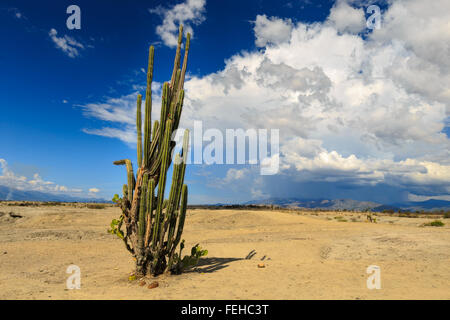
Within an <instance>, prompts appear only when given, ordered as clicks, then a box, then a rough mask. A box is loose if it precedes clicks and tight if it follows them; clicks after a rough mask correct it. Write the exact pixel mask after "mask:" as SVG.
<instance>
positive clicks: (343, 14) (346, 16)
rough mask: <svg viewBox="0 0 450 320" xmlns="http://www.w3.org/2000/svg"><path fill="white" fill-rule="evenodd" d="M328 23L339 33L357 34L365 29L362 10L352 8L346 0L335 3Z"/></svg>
mask: <svg viewBox="0 0 450 320" xmlns="http://www.w3.org/2000/svg"><path fill="white" fill-rule="evenodd" d="M328 21H329V22H330V23H331V24H332V25H333V26H334V27H335V28H336V30H338V31H339V32H349V33H359V32H361V31H362V30H364V28H365V27H366V19H365V16H364V10H363V9H356V8H353V7H352V6H350V5H349V4H348V3H347V1H346V0H338V1H336V3H335V5H334V6H333V7H332V8H331V11H330V15H329V16H328Z"/></svg>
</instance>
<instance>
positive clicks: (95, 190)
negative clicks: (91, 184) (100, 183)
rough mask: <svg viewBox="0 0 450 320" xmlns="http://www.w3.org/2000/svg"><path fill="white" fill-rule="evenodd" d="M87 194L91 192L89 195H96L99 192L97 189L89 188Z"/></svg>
mask: <svg viewBox="0 0 450 320" xmlns="http://www.w3.org/2000/svg"><path fill="white" fill-rule="evenodd" d="M89 192H91V193H98V192H100V189H97V188H90V189H89Z"/></svg>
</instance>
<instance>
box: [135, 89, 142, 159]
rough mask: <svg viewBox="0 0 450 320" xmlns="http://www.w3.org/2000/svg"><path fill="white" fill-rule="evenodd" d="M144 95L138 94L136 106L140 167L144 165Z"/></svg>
mask: <svg viewBox="0 0 450 320" xmlns="http://www.w3.org/2000/svg"><path fill="white" fill-rule="evenodd" d="M141 105H142V95H140V94H138V96H137V106H136V130H137V161H138V168H140V167H141V165H142V114H141Z"/></svg>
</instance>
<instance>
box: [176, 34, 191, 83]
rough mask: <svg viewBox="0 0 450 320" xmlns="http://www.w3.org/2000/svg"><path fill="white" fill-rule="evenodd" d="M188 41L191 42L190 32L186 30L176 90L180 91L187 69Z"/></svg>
mask: <svg viewBox="0 0 450 320" xmlns="http://www.w3.org/2000/svg"><path fill="white" fill-rule="evenodd" d="M190 43H191V34H190V33H189V32H188V33H187V35H186V48H185V49H184V58H183V68H182V69H181V76H180V81H179V83H178V88H177V91H181V90H182V89H183V87H184V79H185V77H186V69H187V62H188V55H189V48H190Z"/></svg>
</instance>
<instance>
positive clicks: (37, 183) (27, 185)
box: [0, 159, 72, 193]
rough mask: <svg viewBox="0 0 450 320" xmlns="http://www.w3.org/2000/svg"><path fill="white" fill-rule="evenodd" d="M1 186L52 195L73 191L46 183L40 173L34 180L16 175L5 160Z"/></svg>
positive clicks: (1, 163) (0, 177)
mask: <svg viewBox="0 0 450 320" xmlns="http://www.w3.org/2000/svg"><path fill="white" fill-rule="evenodd" d="M0 168H1V169H2V171H1V175H0V185H2V186H6V187H10V188H14V189H18V190H23V191H41V192H51V193H67V192H70V191H72V190H70V189H69V188H67V187H66V186H62V185H58V184H55V183H54V182H51V181H45V180H43V179H42V178H41V176H40V175H39V174H38V173H35V174H34V175H33V178H31V179H28V178H27V177H25V176H20V175H17V174H15V173H14V172H13V171H12V170H11V169H10V168H9V167H8V163H7V162H6V160H5V159H0Z"/></svg>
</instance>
